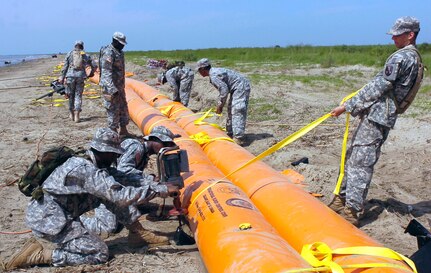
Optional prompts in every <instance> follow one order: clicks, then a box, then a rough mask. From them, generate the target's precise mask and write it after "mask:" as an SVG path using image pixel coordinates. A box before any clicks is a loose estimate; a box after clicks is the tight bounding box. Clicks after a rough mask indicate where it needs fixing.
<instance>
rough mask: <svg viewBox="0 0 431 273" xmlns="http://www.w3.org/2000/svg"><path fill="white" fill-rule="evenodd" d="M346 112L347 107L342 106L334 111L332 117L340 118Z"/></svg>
mask: <svg viewBox="0 0 431 273" xmlns="http://www.w3.org/2000/svg"><path fill="white" fill-rule="evenodd" d="M344 112H346V107H345V106H344V105H340V106H337V107H335V108H334V109H332V111H331V116H333V117H338V116H339V115H341V114H342V113H344Z"/></svg>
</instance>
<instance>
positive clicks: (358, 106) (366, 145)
mask: <svg viewBox="0 0 431 273" xmlns="http://www.w3.org/2000/svg"><path fill="white" fill-rule="evenodd" d="M419 30H420V28H419V21H418V20H417V19H416V18H413V17H401V18H399V19H397V20H396V21H395V24H394V26H393V27H392V28H391V29H390V30H389V32H388V34H389V35H392V40H393V41H394V44H395V46H396V47H397V48H398V50H397V51H396V52H395V53H394V54H392V55H391V56H390V57H389V58H388V59H387V60H386V64H385V66H384V68H383V70H382V71H380V72H379V73H378V74H377V75H376V77H375V78H374V79H373V80H372V81H370V82H369V83H368V84H367V85H365V86H364V87H363V88H362V89H361V90H360V91H359V93H358V94H357V95H356V96H354V97H353V98H351V99H350V100H348V101H347V102H346V103H344V104H343V105H341V106H338V107H336V108H334V109H333V110H332V112H331V114H332V115H333V116H336V117H337V116H339V115H341V114H342V113H344V112H345V111H347V112H349V113H350V114H351V115H352V116H354V117H356V116H357V117H359V119H360V123H359V125H358V128H357V129H356V131H355V133H354V135H353V138H352V140H351V144H350V147H349V150H348V152H347V154H346V164H345V176H344V180H343V183H342V187H341V191H340V194H339V195H336V196H335V197H334V199H333V200H332V202H331V203H330V204H329V207H330V208H331V209H333V210H334V211H336V212H337V213H340V214H342V215H343V216H344V217H345V218H346V220H348V221H349V222H351V223H353V224H354V225H359V219H360V217H361V216H362V214H363V212H364V201H365V198H366V196H367V193H368V188H369V186H370V183H371V178H372V176H373V170H374V165H375V164H376V163H377V160H378V159H379V156H380V149H381V146H382V145H383V143H384V142H385V140H386V139H387V137H388V134H389V130H390V129H392V128H393V127H394V125H395V121H396V120H397V117H398V113H402V112H404V111H405V109H406V107H405V105H407V104H406V103H407V100H410V101H409V102H411V101H412V100H413V98H412V97H410V95H411V94H415V93H416V92H417V90H418V89H419V85H420V82H421V80H422V76H421V75H422V72H423V70H422V68H421V57H420V55H419V52H418V51H417V49H416V38H417V35H418V33H419ZM413 97H414V96H413ZM407 106H408V105H407ZM403 107H404V108H403Z"/></svg>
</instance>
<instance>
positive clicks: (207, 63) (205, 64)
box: [197, 58, 211, 69]
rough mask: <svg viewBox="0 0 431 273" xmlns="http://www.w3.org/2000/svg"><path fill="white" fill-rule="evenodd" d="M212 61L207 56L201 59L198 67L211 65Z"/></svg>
mask: <svg viewBox="0 0 431 273" xmlns="http://www.w3.org/2000/svg"><path fill="white" fill-rule="evenodd" d="M210 65H211V62H210V60H208V59H207V58H203V59H200V60H199V61H198V63H197V69H199V68H202V67H207V66H210Z"/></svg>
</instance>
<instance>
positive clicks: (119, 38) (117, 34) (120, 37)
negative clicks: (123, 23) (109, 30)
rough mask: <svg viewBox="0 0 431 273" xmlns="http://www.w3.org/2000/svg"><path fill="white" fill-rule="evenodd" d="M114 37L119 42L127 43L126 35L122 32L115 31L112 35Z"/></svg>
mask: <svg viewBox="0 0 431 273" xmlns="http://www.w3.org/2000/svg"><path fill="white" fill-rule="evenodd" d="M112 38H113V39H115V40H117V41H118V42H120V44H122V45H127V42H126V35H124V34H123V33H121V32H118V31H117V32H115V33H114V35H112Z"/></svg>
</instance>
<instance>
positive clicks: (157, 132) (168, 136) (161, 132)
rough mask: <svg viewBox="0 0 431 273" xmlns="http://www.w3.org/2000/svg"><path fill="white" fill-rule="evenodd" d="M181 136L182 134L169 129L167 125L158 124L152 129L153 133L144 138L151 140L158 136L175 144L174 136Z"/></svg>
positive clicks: (163, 140)
mask: <svg viewBox="0 0 431 273" xmlns="http://www.w3.org/2000/svg"><path fill="white" fill-rule="evenodd" d="M180 136H181V135H178V134H174V133H172V132H171V130H169V129H168V128H166V127H165V126H156V127H154V128H153V129H152V130H151V133H150V134H149V135H148V136H145V137H144V139H145V140H151V139H152V138H153V139H154V138H156V139H158V140H159V141H161V142H163V143H173V144H175V142H174V138H176V137H180Z"/></svg>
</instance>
